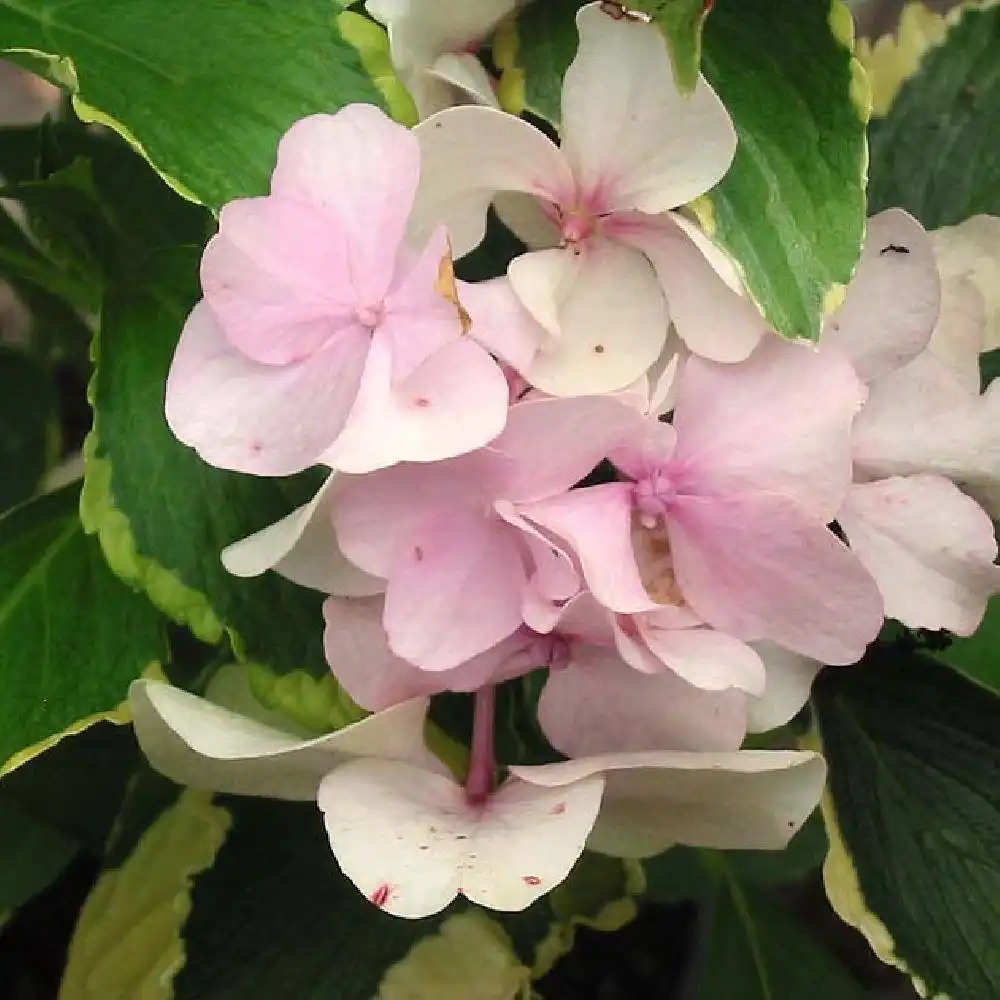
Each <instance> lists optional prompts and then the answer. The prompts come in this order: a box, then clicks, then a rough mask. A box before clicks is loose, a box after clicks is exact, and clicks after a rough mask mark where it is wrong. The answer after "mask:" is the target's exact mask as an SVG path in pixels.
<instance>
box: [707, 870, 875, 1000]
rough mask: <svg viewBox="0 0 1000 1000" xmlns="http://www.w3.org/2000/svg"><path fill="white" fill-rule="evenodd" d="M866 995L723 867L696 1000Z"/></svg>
mask: <svg viewBox="0 0 1000 1000" xmlns="http://www.w3.org/2000/svg"><path fill="white" fill-rule="evenodd" d="M866 995H867V994H866V993H865V992H864V991H863V990H862V989H861V987H860V986H859V985H858V983H857V982H856V981H855V980H854V979H853V978H852V977H851V976H850V974H849V973H848V972H847V971H846V970H845V969H844V968H843V967H842V966H841V965H840V963H839V962H838V961H837V960H836V959H835V958H834V957H833V955H832V954H830V952H829V951H827V950H826V949H825V948H824V947H823V946H822V945H821V944H820V943H819V942H818V941H815V940H814V939H813V938H812V937H811V935H810V934H809V933H808V932H807V931H805V930H804V929H803V928H802V926H801V924H800V923H799V922H797V921H795V920H793V919H792V918H791V917H790V916H789V915H788V914H787V913H786V912H785V911H783V910H782V909H781V908H780V907H778V906H776V905H774V904H773V903H771V902H770V901H769V900H768V899H767V898H766V897H765V896H764V895H763V894H762V893H761V892H759V891H758V890H755V889H751V888H748V887H747V886H745V885H741V884H740V882H739V881H738V880H737V879H736V877H735V876H734V875H733V873H732V872H731V871H729V870H728V869H726V868H725V867H724V866H723V867H722V868H721V869H720V870H719V871H718V872H717V873H716V877H715V894H714V898H713V902H712V907H711V930H710V931H709V935H708V941H707V943H706V945H705V950H704V952H703V954H702V956H701V960H700V973H699V975H698V976H697V987H696V989H695V990H694V991H693V993H692V996H693V997H694V998H695V1000H800V998H801V997H805V996H808V997H811V998H814V1000H863V998H864V997H865V996H866Z"/></svg>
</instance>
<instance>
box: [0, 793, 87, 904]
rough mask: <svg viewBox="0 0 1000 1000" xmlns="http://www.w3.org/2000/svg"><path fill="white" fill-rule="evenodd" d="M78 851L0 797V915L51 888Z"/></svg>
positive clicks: (7, 800)
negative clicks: (48, 887)
mask: <svg viewBox="0 0 1000 1000" xmlns="http://www.w3.org/2000/svg"><path fill="white" fill-rule="evenodd" d="M78 848H79V844H77V842H76V841H75V840H73V839H71V838H70V837H67V836H65V835H64V834H62V833H60V832H59V831H58V830H56V829H54V828H53V827H51V826H47V825H46V824H44V823H40V822H38V820H36V819H33V818H32V817H31V816H29V815H27V814H25V813H24V812H23V811H22V810H21V809H19V808H18V807H17V805H16V804H13V803H12V802H10V801H9V799H8V798H7V797H5V796H3V795H2V794H0V912H4V911H9V910H16V909H17V908H18V907H19V906H20V905H21V904H22V903H26V902H27V901H28V900H29V899H31V898H32V896H35V895H37V894H38V893H39V892H41V891H42V890H43V889H44V888H46V887H47V886H49V885H51V884H52V882H54V881H55V879H56V878H58V877H59V875H60V873H61V872H63V871H64V870H65V868H66V866H67V865H68V864H69V863H70V861H72V860H73V858H74V856H75V855H76V852H77V850H78Z"/></svg>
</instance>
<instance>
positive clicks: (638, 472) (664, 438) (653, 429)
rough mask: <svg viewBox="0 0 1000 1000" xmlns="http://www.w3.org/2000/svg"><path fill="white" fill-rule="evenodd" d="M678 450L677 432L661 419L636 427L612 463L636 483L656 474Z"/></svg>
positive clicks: (613, 453) (648, 421) (647, 421)
mask: <svg viewBox="0 0 1000 1000" xmlns="http://www.w3.org/2000/svg"><path fill="white" fill-rule="evenodd" d="M676 450H677V431H675V430H674V428H673V426H672V425H671V424H665V423H663V422H662V421H660V420H643V421H642V422H641V423H637V424H636V432H635V433H634V434H633V435H632V437H631V438H630V439H629V440H628V441H626V442H625V443H624V444H622V445H621V446H620V447H618V448H616V449H615V450H614V451H613V452H612V453H611V455H610V458H611V461H612V462H614V464H615V466H616V467H617V468H619V469H621V471H622V472H624V473H625V475H626V476H628V477H629V478H630V479H634V480H636V481H638V480H640V479H646V478H648V477H649V476H652V475H654V474H655V473H656V472H657V471H658V470H659V469H661V468H662V467H663V466H664V465H665V464H666V463H667V462H669V461H670V459H671V458H672V457H673V454H674V452H675V451H676Z"/></svg>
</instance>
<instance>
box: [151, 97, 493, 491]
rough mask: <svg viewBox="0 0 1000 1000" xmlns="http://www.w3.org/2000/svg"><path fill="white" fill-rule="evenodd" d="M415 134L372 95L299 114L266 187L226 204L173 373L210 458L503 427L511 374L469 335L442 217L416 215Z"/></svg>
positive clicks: (393, 458) (251, 460)
mask: <svg viewBox="0 0 1000 1000" xmlns="http://www.w3.org/2000/svg"><path fill="white" fill-rule="evenodd" d="M419 176H420V150H419V147H418V145H417V141H416V139H415V138H414V136H413V134H412V133H411V132H410V131H409V130H407V129H405V128H403V127H402V126H401V125H397V124H396V123H394V122H392V121H391V120H390V119H389V118H387V117H386V116H385V115H384V114H383V113H382V112H381V111H379V110H378V109H377V108H374V107H371V106H369V105H361V104H358V105H351V106H349V107H346V108H344V109H342V110H341V111H339V112H338V113H337V114H336V115H314V116H312V117H311V118H306V119H303V120H302V121H300V122H297V123H296V124H295V125H294V126H292V128H291V129H290V130H289V132H288V133H287V134H286V135H285V137H284V138H283V139H282V141H281V144H280V146H279V149H278V163H277V166H276V168H275V171H274V174H273V176H272V178H271V193H270V194H269V195H267V196H266V197H262V198H245V199H241V200H238V201H234V202H231V203H230V204H228V205H226V206H225V207H224V208H223V210H222V213H221V216H220V219H219V232H218V234H217V235H216V236H215V237H213V239H212V240H211V241H210V242H209V244H208V246H207V248H206V250H205V256H204V258H203V260H202V268H201V280H202V287H203V290H204V295H205V297H204V299H203V300H202V301H201V302H200V303H199V304H198V305H197V306H196V307H195V309H194V311H193V312H192V313H191V316H190V317H189V318H188V321H187V323H186V324H185V326H184V331H183V333H182V334H181V339H180V343H179V344H178V346H177V352H176V354H175V357H174V361H173V365H172V367H171V370H170V376H169V379H168V382H167V397H166V413H167V420H168V422H169V424H170V427H171V429H172V430H173V431H174V433H175V434H176V435H177V437H178V438H180V440H181V441H183V442H185V443H186V444H189V445H191V446H193V447H194V448H196V449H197V450H198V452H199V454H200V455H201V456H202V458H204V459H205V461H206V462H208V463H209V464H212V465H217V466H220V467H222V468H227V469H235V470H237V471H240V472H249V473H254V474H257V475H271V476H277V475H285V474H288V473H293V472H297V471H299V470H301V469H304V468H306V467H308V466H310V465H315V464H317V463H325V464H327V465H330V466H332V467H336V468H341V469H345V470H348V471H352V472H362V471H367V470H369V469H374V468H380V467H382V466H386V465H391V464H393V463H394V462H397V461H403V460H407V461H436V460H438V459H441V458H447V457H450V456H452V455H457V454H462V453H463V452H466V451H471V450H473V449H474V448H476V447H478V446H480V445H482V444H485V443H486V442H487V441H489V440H490V439H491V438H493V437H496V435H497V434H499V433H500V431H501V430H502V429H503V424H504V419H505V417H506V411H507V384H506V381H505V379H504V377H503V374H502V373H501V372H500V370H499V368H498V366H497V365H496V363H495V362H494V361H493V360H492V358H491V357H490V356H489V354H488V353H487V352H486V351H485V350H484V349H483V348H481V347H480V346H478V344H476V343H475V341H473V340H472V339H471V338H470V337H469V336H467V335H466V330H465V329H464V326H463V315H462V312H461V310H460V308H459V306H458V304H457V302H456V301H455V293H454V283H453V282H452V281H451V279H450V274H451V272H450V259H449V252H448V246H447V240H446V237H445V235H444V232H443V230H438V231H436V232H434V233H433V234H432V235H431V236H430V238H429V241H428V242H427V243H426V245H424V246H423V247H422V248H416V247H412V246H410V245H408V244H407V243H406V242H405V241H404V232H405V229H406V226H407V220H408V218H409V215H410V208H411V205H412V202H413V197H414V192H415V190H416V187H417V182H418V179H419Z"/></svg>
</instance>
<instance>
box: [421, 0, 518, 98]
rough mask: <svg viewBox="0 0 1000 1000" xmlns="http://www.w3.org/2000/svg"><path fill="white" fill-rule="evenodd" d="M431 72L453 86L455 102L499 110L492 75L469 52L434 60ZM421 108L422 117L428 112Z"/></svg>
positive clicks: (447, 54) (451, 53)
mask: <svg viewBox="0 0 1000 1000" xmlns="http://www.w3.org/2000/svg"><path fill="white" fill-rule="evenodd" d="M473 6H475V5H473ZM431 74H432V75H433V76H436V77H437V78H438V79H439V80H443V81H444V82H445V83H446V84H448V86H449V87H451V88H452V90H453V92H454V96H455V97H456V98H457V100H454V101H453V102H452V103H453V104H466V103H470V104H482V105H484V106H486V107H489V108H496V109H498V110H499V108H500V104H499V102H498V101H497V98H496V94H495V93H494V91H493V85H492V81H491V80H490V75H489V74H488V73H487V72H486V70H485V69H483V64H482V63H481V62H480V61H479V60H478V59H477V58H476V57H475V56H473V55H470V54H468V53H467V52H458V53H454V52H449V53H446V54H445V55H443V56H439V57H438V58H437V59H435V60H434V65H433V66H432V67H431ZM419 110H420V114H421V116H422V117H423V116H424V115H425V114H427V113H428V112H425V111H424V110H423V109H422V108H421V109H419ZM434 110H435V111H437V110H439V109H438V108H435V109H434ZM429 113H430V114H433V112H429Z"/></svg>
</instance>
